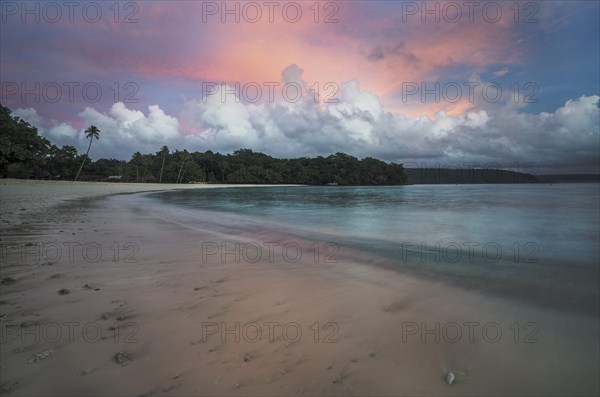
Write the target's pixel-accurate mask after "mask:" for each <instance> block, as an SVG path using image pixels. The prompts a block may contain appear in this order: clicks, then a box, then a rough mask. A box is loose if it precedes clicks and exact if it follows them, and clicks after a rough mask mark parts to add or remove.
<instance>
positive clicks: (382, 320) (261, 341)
mask: <svg viewBox="0 0 600 397" xmlns="http://www.w3.org/2000/svg"><path fill="white" fill-rule="evenodd" d="M5 186H7V185H2V186H1V188H2V192H1V198H2V207H3V209H2V211H3V212H2V221H3V222H4V221H6V220H9V222H7V223H3V224H2V244H3V253H2V255H3V256H2V263H1V265H2V267H1V270H2V273H1V277H2V279H3V284H5V285H3V286H2V290H1V294H0V315H1V316H2V319H1V321H2V323H1V325H2V341H1V344H0V348H1V352H2V355H1V361H0V365H1V379H0V380H1V382H0V383H1V385H2V394H5V393H10V395H15V396H25V395H78V396H79V395H114V396H116V395H132V396H139V395H148V396H149V395H153V396H154V395H166V396H182V395H228V396H236V395H252V396H262V395H298V394H304V395H367V394H368V395H389V396H399V395H437V396H439V395H455V396H464V395H477V396H487V395H597V394H598V378H597V376H598V375H597V371H598V355H597V353H598V340H597V335H598V334H597V333H598V321H597V319H596V318H586V317H581V316H579V315H575V314H573V315H570V314H565V313H556V312H555V311H554V310H553V309H552V308H547V309H544V308H539V307H536V308H532V307H527V306H523V307H515V306H514V305H513V304H512V303H511V302H505V301H502V300H500V299H493V298H490V297H484V296H481V295H480V294H477V293H475V292H469V291H464V290H461V289H458V288H454V287H451V286H448V285H444V284H441V283H433V282H431V281H424V280H421V279H416V278H412V277H408V276H406V275H403V274H400V273H397V272H393V271H389V270H384V269H381V268H378V267H376V266H372V265H368V264H366V263H363V262H362V261H359V260H358V259H357V258H358V256H357V255H356V254H355V253H353V252H351V251H340V252H339V256H337V257H336V258H337V259H338V261H337V262H334V263H323V261H322V260H318V261H315V260H314V257H312V256H310V255H305V256H303V260H301V261H298V262H293V261H291V260H285V259H284V258H282V257H281V256H278V255H275V256H274V260H270V258H263V259H262V260H260V261H258V262H256V263H253V262H252V261H249V260H244V259H243V258H242V259H241V260H236V259H235V255H229V256H228V257H226V258H225V260H222V258H221V256H220V255H209V256H205V254H206V251H205V247H206V244H212V243H215V244H221V243H222V242H223V241H229V243H231V244H233V243H235V242H239V241H233V239H231V240H228V239H227V236H221V235H217V234H215V233H214V232H212V231H211V230H205V229H203V228H202V227H192V226H190V225H185V224H181V223H177V222H173V221H171V220H170V219H169V217H168V216H167V215H165V214H162V213H158V212H157V210H156V208H154V207H153V208H144V207H142V208H140V207H139V206H137V205H136V204H137V203H138V202H137V201H136V200H134V199H133V198H134V197H129V196H110V197H104V198H101V199H90V198H89V197H91V196H94V195H98V194H106V193H113V192H116V191H118V190H119V189H123V190H120V192H124V191H126V190H127V189H130V190H129V191H131V190H135V189H146V188H148V189H150V190H152V187H151V186H144V187H143V188H140V187H139V186H136V185H133V186H126V185H112V184H108V185H96V184H81V189H80V188H79V186H80V185H79V184H77V185H72V184H70V185H68V189H67V188H65V186H64V185H60V187H56V186H55V185H54V184H48V185H44V187H43V188H39V185H35V186H32V185H29V184H22V185H19V184H17V185H13V186H12V187H11V189H9V190H8V191H9V192H11V193H10V194H9V195H7V194H6V191H5ZM15 186H16V187H15ZM83 187H85V190H83ZM160 187H164V186H160ZM177 187H179V186H177ZM20 192H21V193H20ZM22 192H26V193H22ZM54 192H56V194H62V195H63V196H56V195H55V194H52V195H51V193H54ZM20 194H23V195H25V194H26V196H20ZM83 196H87V197H88V199H84V200H81V199H80V200H73V201H71V202H70V203H68V204H67V205H62V206H52V205H51V204H52V203H56V202H58V201H62V200H63V199H64V198H76V197H79V198H81V197H83ZM48 197H50V198H48ZM5 199H6V200H11V201H12V203H13V204H11V207H12V208H11V209H9V210H8V211H6V210H5V208H4V205H5ZM35 203H37V205H39V206H42V207H38V208H43V211H39V210H38V211H36V210H35V209H34V208H31V207H32V206H33V205H35ZM21 205H22V206H23V208H26V211H23V212H25V213H27V214H29V215H28V216H27V217H26V218H24V217H22V216H20V215H19V218H21V221H22V222H26V223H23V224H21V225H15V224H13V223H12V220H13V219H15V218H13V216H14V215H15V209H16V208H18V207H19V206H21ZM48 205H50V206H49V207H48ZM10 212H12V213H10ZM5 216H7V218H5ZM249 241H254V242H255V243H259V244H261V243H262V244H264V241H260V238H258V237H257V238H255V239H251V238H249V240H245V241H244V242H249ZM280 242H281V243H282V244H283V243H285V242H286V240H285V237H282V240H281V241H280ZM295 242H296V243H298V244H301V245H302V247H303V249H306V250H309V248H310V247H309V245H310V244H309V242H303V241H298V240H296V241H295ZM203 243H204V245H203ZM71 247H72V249H71ZM58 253H60V254H61V255H60V258H58ZM249 256H251V255H247V256H246V258H247V257H249ZM61 289H68V290H69V293H68V294H66V295H61V294H59V291H60V290H61ZM476 323H478V325H476ZM515 323H516V326H515ZM465 324H466V325H465ZM491 324H496V325H493V326H492V325H491ZM486 327H487V328H486ZM511 327H512V328H511ZM457 328H460V330H461V332H462V335H461V336H457V334H456V329H457ZM484 328H485V333H484V330H483V329H484ZM498 329H499V330H500V331H501V334H500V335H499V336H498V335H497V334H496V331H497V330H498ZM426 330H429V332H426ZM469 330H473V333H472V335H469ZM517 330H518V331H517ZM258 332H260V335H257V333H258ZM436 339H438V340H439V341H438V340H436ZM526 342H530V343H526ZM449 371H453V373H454V374H455V376H456V382H455V383H454V384H453V385H452V386H450V385H448V384H447V383H446V380H445V376H446V374H447V373H448V372H449Z"/></svg>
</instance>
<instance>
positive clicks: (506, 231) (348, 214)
mask: <svg viewBox="0 0 600 397" xmlns="http://www.w3.org/2000/svg"><path fill="white" fill-rule="evenodd" d="M151 197H153V198H156V199H159V200H161V201H162V202H164V203H168V204H169V205H171V206H175V207H176V208H178V209H179V210H180V211H179V213H180V214H185V215H184V216H182V218H181V220H182V221H184V222H188V223H192V224H193V223H198V224H199V225H201V226H202V227H205V228H212V229H215V230H219V231H221V232H223V233H224V234H228V235H235V234H236V233H241V232H243V233H244V234H245V235H248V234H250V235H251V234H252V233H253V232H256V234H257V235H258V234H260V233H263V232H265V231H270V232H273V233H280V234H285V235H290V236H295V237H299V238H303V239H305V240H308V241H315V242H323V243H326V242H332V243H334V244H336V245H337V246H338V247H339V248H340V252H343V250H344V249H347V250H353V251H354V252H360V253H361V254H363V255H362V256H367V257H369V256H371V257H373V258H378V260H377V261H376V262H377V263H380V264H382V265H384V266H387V267H391V268H395V269H397V270H400V271H407V272H411V273H414V274H417V275H423V276H428V277H438V278H439V279H440V280H442V281H448V282H452V283H458V284H460V285H463V286H465V287H474V288H482V289H485V290H486V291H488V292H498V293H503V294H508V295H510V296H523V297H529V298H533V299H540V300H544V299H545V300H547V299H548V295H549V294H550V295H555V294H563V295H564V294H567V295H568V296H567V298H565V299H562V300H561V302H557V303H558V304H560V303H565V304H566V306H569V307H570V308H573V307H574V308H581V309H583V310H584V311H588V310H595V309H596V308H597V303H595V302H591V300H593V299H595V300H596V301H597V297H598V289H599V277H598V276H599V254H600V252H599V251H600V210H599V208H600V185H598V184H552V185H550V184H522V185H412V186H394V187H321V186H318V187H317V186H315V187H275V188H227V189H198V190H181V191H173V192H163V193H155V194H152V195H151ZM174 213H175V212H174ZM563 301H564V302H563ZM571 306H573V307H571Z"/></svg>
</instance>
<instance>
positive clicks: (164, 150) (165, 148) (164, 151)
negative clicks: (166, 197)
mask: <svg viewBox="0 0 600 397" xmlns="http://www.w3.org/2000/svg"><path fill="white" fill-rule="evenodd" d="M160 152H161V153H162V160H163V161H162V165H161V166H160V178H158V183H162V174H163V169H164V168H165V158H166V157H167V156H168V155H169V147H168V146H167V145H165V146H163V147H162V148H161V149H160Z"/></svg>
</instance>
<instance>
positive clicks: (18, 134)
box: [0, 105, 407, 185]
mask: <svg viewBox="0 0 600 397" xmlns="http://www.w3.org/2000/svg"><path fill="white" fill-rule="evenodd" d="M0 132H1V133H0V175H1V176H2V177H3V178H6V177H11V178H36V179H62V180H87V181H103V180H115V181H117V180H118V181H122V182H140V183H149V182H153V183H253V184H254V183H255V184H262V183H269V184H280V183H281V184H284V183H285V184H309V185H322V184H337V185H399V184H405V183H406V181H407V179H406V174H405V171H404V167H403V166H402V164H396V163H386V162H384V161H381V160H377V159H374V158H372V157H367V158H364V159H362V160H359V159H357V158H356V157H353V156H350V155H348V154H345V153H336V154H332V155H330V156H328V157H322V156H318V157H314V158H311V157H301V158H295V159H277V158H273V157H271V156H269V155H267V154H264V153H259V152H254V151H252V150H251V149H239V150H236V151H235V152H233V154H227V155H224V154H220V153H213V152H212V151H210V150H208V151H206V152H204V153H202V152H193V153H192V152H188V151H187V150H175V151H171V150H170V149H169V148H168V147H167V146H163V147H162V148H161V149H160V150H159V151H157V152H156V153H146V154H142V153H140V152H136V153H134V154H133V155H132V156H131V159H130V160H129V161H125V160H117V159H99V160H96V161H92V160H91V159H90V158H89V152H90V148H91V147H92V142H93V141H94V140H97V139H101V131H100V130H99V129H98V128H97V127H96V126H93V125H92V126H90V127H89V128H88V129H86V131H85V132H86V137H87V138H88V139H89V140H90V141H89V144H88V147H87V151H86V153H85V154H79V153H78V152H77V149H76V148H75V147H74V146H69V145H65V146H62V147H60V148H59V147H57V146H56V145H53V144H52V143H51V142H50V141H49V140H48V139H46V138H44V137H42V136H40V135H39V134H38V131H37V129H36V128H35V127H33V126H32V125H30V124H29V123H28V122H26V121H24V120H22V119H20V118H18V117H13V116H12V115H11V111H10V109H8V108H6V107H4V106H2V105H0Z"/></svg>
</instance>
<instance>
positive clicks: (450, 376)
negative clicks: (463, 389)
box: [446, 372, 456, 386]
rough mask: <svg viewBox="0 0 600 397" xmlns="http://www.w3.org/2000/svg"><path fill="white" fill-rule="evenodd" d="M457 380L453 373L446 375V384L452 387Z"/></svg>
mask: <svg viewBox="0 0 600 397" xmlns="http://www.w3.org/2000/svg"><path fill="white" fill-rule="evenodd" d="M455 379H456V376H454V373H453V372H448V374H447V375H446V383H447V384H448V385H449V386H452V385H453V384H454V380H455Z"/></svg>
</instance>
